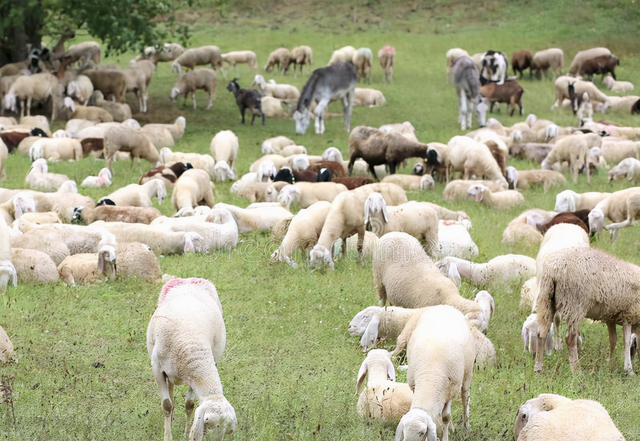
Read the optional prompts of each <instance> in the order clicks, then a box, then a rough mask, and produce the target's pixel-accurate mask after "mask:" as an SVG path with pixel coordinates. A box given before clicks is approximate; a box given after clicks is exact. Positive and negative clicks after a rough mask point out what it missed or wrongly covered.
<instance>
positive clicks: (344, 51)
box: [327, 46, 357, 66]
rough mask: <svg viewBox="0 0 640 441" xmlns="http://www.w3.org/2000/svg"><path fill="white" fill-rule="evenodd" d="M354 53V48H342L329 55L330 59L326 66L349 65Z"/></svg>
mask: <svg viewBox="0 0 640 441" xmlns="http://www.w3.org/2000/svg"><path fill="white" fill-rule="evenodd" d="M356 52H357V51H356V48H355V47H353V46H344V47H341V48H340V49H336V50H335V51H333V53H332V54H331V58H330V59H329V62H328V63H327V66H330V65H332V64H336V63H351V62H352V60H353V56H354V55H355V53H356Z"/></svg>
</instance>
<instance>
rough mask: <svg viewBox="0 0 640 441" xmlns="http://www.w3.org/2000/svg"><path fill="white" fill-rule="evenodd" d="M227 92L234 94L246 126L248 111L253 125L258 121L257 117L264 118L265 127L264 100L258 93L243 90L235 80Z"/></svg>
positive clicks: (228, 86) (251, 90)
mask: <svg viewBox="0 0 640 441" xmlns="http://www.w3.org/2000/svg"><path fill="white" fill-rule="evenodd" d="M227 90H228V91H229V92H231V93H233V95H234V97H235V99H236V104H237V105H238V109H240V115H242V124H244V113H245V111H246V110H247V109H249V112H250V113H251V125H253V121H254V120H255V119H256V116H260V117H262V125H264V118H265V115H264V112H263V111H262V99H261V95H260V94H259V93H258V91H256V90H253V89H241V88H240V85H239V84H238V83H237V82H236V79H235V78H234V79H233V80H231V82H229V84H228V85H227Z"/></svg>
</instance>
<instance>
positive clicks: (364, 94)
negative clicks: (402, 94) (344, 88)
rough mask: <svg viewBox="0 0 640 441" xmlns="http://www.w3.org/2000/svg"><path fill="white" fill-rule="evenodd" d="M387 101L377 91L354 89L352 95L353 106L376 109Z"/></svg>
mask: <svg viewBox="0 0 640 441" xmlns="http://www.w3.org/2000/svg"><path fill="white" fill-rule="evenodd" d="M386 102H387V100H386V98H385V97H384V95H383V94H382V92H380V91H379V90H377V89H364V88H361V87H356V89H355V92H354V95H353V105H354V106H369V107H378V106H381V105H383V104H384V103H386Z"/></svg>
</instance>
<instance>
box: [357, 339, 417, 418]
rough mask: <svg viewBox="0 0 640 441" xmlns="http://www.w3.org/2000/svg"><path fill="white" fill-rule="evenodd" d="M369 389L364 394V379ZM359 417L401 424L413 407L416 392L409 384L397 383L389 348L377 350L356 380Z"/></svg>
mask: <svg viewBox="0 0 640 441" xmlns="http://www.w3.org/2000/svg"><path fill="white" fill-rule="evenodd" d="M365 379H366V380H367V387H366V388H365V389H364V390H362V392H360V390H361V389H362V385H363V383H364V380H365ZM358 393H360V395H359V397H358V404H357V409H358V415H360V416H361V417H362V418H363V419H365V420H367V421H382V422H384V423H386V424H398V422H400V418H402V415H404V414H405V413H407V412H408V411H409V409H410V408H411V401H412V400H413V392H412V391H411V388H410V387H409V385H408V384H407V383H397V382H396V373H395V369H394V367H393V363H392V362H391V357H390V355H389V352H388V351H387V350H386V349H373V350H371V351H369V353H368V354H367V357H366V358H365V359H364V360H363V361H362V364H361V365H360V369H359V370H358V379H357V381H356V394H358Z"/></svg>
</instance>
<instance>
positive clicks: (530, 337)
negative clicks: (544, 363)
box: [520, 278, 554, 359]
mask: <svg viewBox="0 0 640 441" xmlns="http://www.w3.org/2000/svg"><path fill="white" fill-rule="evenodd" d="M534 279H535V278H534ZM523 289H524V285H523ZM520 303H521V306H520V307H522V300H521V302H520ZM553 331H554V330H553V323H552V324H551V327H550V328H549V333H548V334H547V338H546V339H545V341H544V346H543V347H542V348H540V349H538V314H535V313H533V314H530V315H529V316H528V317H527V318H526V320H525V321H524V323H523V324H522V333H521V337H522V345H523V350H522V352H531V354H532V355H533V358H534V359H535V358H536V353H537V352H538V350H544V351H545V352H546V354H547V355H551V353H552V352H553V333H554V332H553Z"/></svg>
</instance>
